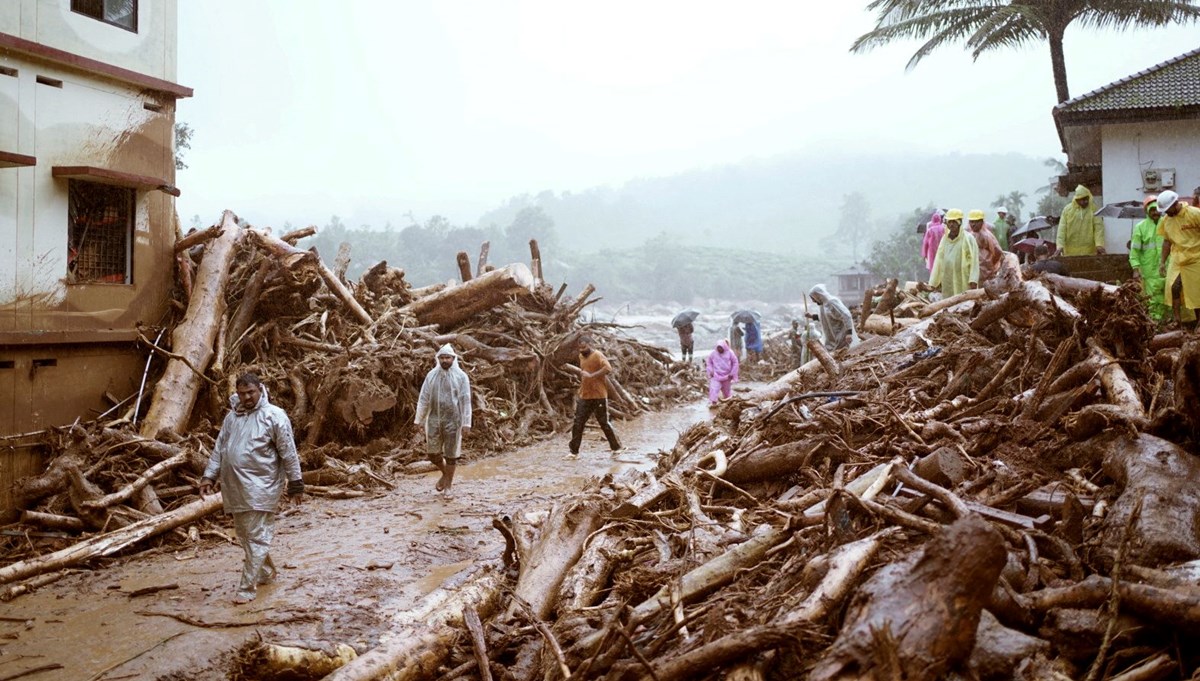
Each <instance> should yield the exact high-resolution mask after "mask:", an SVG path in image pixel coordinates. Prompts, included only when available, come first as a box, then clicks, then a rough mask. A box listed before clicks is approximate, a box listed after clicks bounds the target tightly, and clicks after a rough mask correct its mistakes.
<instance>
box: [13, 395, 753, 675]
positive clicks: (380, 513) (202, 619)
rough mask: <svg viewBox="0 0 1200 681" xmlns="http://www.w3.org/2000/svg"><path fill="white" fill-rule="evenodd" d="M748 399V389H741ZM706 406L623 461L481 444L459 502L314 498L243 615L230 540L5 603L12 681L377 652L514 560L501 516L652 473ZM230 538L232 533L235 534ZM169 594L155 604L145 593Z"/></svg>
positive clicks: (216, 668)
mask: <svg viewBox="0 0 1200 681" xmlns="http://www.w3.org/2000/svg"><path fill="white" fill-rule="evenodd" d="M739 387H743V386H739ZM705 403H706V400H704V399H703V398H702V397H701V396H699V395H697V400H696V401H695V402H694V403H691V404H688V405H684V406H681V407H677V408H675V409H672V410H670V411H667V412H660V413H657V414H650V415H647V416H643V417H640V418H638V419H635V420H632V421H628V422H620V423H617V424H616V428H617V432H618V435H619V436H620V437H621V438H622V444H624V445H625V446H626V447H627V449H628V452H627V453H624V454H622V455H621V457H620V458H616V459H614V458H613V457H612V456H611V455H610V453H609V451H608V447H607V444H606V443H605V441H604V438H603V435H602V434H601V433H600V432H599V430H598V429H596V428H595V427H594V426H589V428H588V431H587V432H586V434H585V436H584V443H583V447H582V449H581V452H580V456H579V458H578V459H576V460H567V459H565V458H564V457H565V455H566V453H567V446H566V441H567V436H568V434H567V433H560V434H559V435H558V436H556V437H555V438H553V439H551V440H549V441H546V442H543V443H540V444H537V445H534V446H530V447H526V448H524V449H520V450H516V451H513V452H510V453H506V454H503V455H500V456H496V457H492V458H487V459H483V460H473V457H472V456H471V452H470V450H469V448H468V450H467V452H466V457H467V458H466V460H465V461H466V463H465V464H464V465H462V466H460V467H459V470H458V475H457V477H456V479H455V484H454V496H453V498H452V499H449V500H444V499H442V498H441V496H440V495H439V494H437V493H435V492H434V489H433V485H434V482H435V480H436V478H437V475H436V474H435V473H433V472H429V473H425V474H421V475H410V476H404V477H402V478H400V479H398V480H395V481H394V482H395V484H396V489H395V490H391V491H386V492H380V493H377V494H374V495H372V496H368V497H364V498H360V499H350V500H329V499H323V498H318V497H313V496H307V497H306V499H305V501H304V503H303V504H302V505H301V506H299V507H293V508H289V509H287V510H286V511H284V512H283V514H282V517H280V518H279V520H278V523H277V534H276V538H275V543H274V546H273V548H272V555H273V557H274V559H275V562H276V564H277V565H278V566H280V567H281V570H280V578H279V579H278V580H277V581H276V582H275V583H274V584H271V585H268V586H265V587H262V588H261V589H260V591H259V596H258V600H256V601H255V602H253V603H251V604H249V605H243V606H235V605H233V604H232V602H231V601H232V598H233V594H234V587H235V585H236V581H237V577H238V573H239V571H240V567H241V549H240V548H239V547H238V546H237V545H235V544H233V543H231V542H227V541H225V540H224V539H221V538H219V537H205V538H203V539H202V540H201V541H200V542H199V543H197V544H192V545H186V546H180V545H177V544H176V545H173V546H171V547H169V548H163V549H151V550H149V551H143V552H141V553H138V554H135V555H131V556H128V557H121V558H117V559H115V560H113V561H110V562H109V564H107V565H106V566H104V567H97V568H96V569H94V570H92V571H83V572H80V573H78V574H73V575H70V576H68V577H66V578H64V579H62V580H60V581H58V582H56V583H54V584H52V585H50V586H47V587H43V588H42V589H40V590H38V591H37V592H35V593H33V594H29V595H26V596H22V597H20V598H18V599H16V600H14V601H13V602H11V603H6V604H3V606H2V607H0V678H6V677H8V676H9V675H12V674H17V673H19V672H22V671H26V670H31V669H34V668H37V667H43V666H49V665H54V664H58V665H62V668H61V669H52V670H46V671H41V672H37V673H35V674H32V675H30V676H28V677H23V678H29V679H34V680H36V681H83V680H89V679H105V680H107V681H114V680H116V679H163V680H166V679H195V680H200V681H207V680H216V679H225V678H227V674H228V669H229V666H230V661H231V660H232V658H233V656H234V653H235V651H236V650H237V649H238V648H239V647H240V646H241V644H242V643H243V642H245V641H246V640H247V639H248V638H250V637H254V636H259V635H261V636H263V637H264V638H266V639H268V640H270V641H273V642H279V641H289V640H291V641H296V640H304V641H329V642H339V643H348V644H350V645H352V646H354V647H355V648H357V649H359V650H360V652H361V651H363V650H365V649H367V648H370V647H372V646H373V645H375V643H376V642H377V641H378V638H379V635H380V634H381V633H382V632H384V631H386V630H387V628H388V622H389V621H390V619H391V618H392V616H393V615H394V614H396V613H399V612H403V611H404V610H406V609H408V608H410V607H412V606H413V605H414V604H415V603H416V601H417V600H418V599H420V598H421V597H422V596H424V595H426V594H428V593H429V592H431V591H433V590H434V589H436V588H437V587H438V586H439V585H440V584H441V583H442V581H443V580H445V579H446V578H447V577H449V576H451V575H453V574H455V573H456V572H458V571H459V570H462V569H463V568H465V567H467V566H469V565H470V564H471V563H472V561H476V560H480V559H493V558H497V557H499V556H500V554H501V553H502V552H503V548H504V540H503V537H502V536H501V535H500V534H499V533H498V532H497V531H495V530H494V529H493V528H492V526H491V523H492V518H493V517H495V516H496V515H498V514H507V513H511V512H514V511H515V510H517V509H520V508H530V507H539V506H545V505H546V504H547V501H549V500H551V499H553V498H554V497H556V496H557V495H560V494H564V493H567V492H571V491H574V490H577V489H579V488H580V487H581V486H582V485H583V484H584V482H585V481H586V480H587V479H588V478H590V477H594V476H598V475H603V474H605V473H608V472H612V471H615V470H617V469H619V468H621V467H624V466H633V467H636V468H639V469H644V470H649V469H651V468H653V466H654V464H655V461H656V457H657V455H658V452H659V451H660V450H663V449H669V448H670V447H671V446H672V445H674V443H675V440H676V438H677V436H678V434H679V433H680V432H681V431H682V430H684V429H685V428H686V427H687V426H688V425H690V424H692V423H694V422H696V421H698V420H702V419H706V418H709V414H708V409H707V408H706V407H705ZM224 526H225V528H226V531H227V534H228V535H229V536H230V537H232V536H233V531H232V525H231V523H229V522H228V521H227V520H226V521H225V523H224ZM151 587H170V588H167V589H164V590H159V591H155V592H153V593H150V594H148V595H143V596H134V595H131V594H132V592H135V591H137V590H139V589H147V588H151Z"/></svg>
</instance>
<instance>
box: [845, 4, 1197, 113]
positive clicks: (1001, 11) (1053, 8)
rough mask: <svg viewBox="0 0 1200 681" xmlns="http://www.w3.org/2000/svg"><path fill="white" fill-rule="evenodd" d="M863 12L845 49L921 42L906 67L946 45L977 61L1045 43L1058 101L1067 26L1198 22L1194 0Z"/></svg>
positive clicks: (1063, 94) (1065, 92) (1062, 95)
mask: <svg viewBox="0 0 1200 681" xmlns="http://www.w3.org/2000/svg"><path fill="white" fill-rule="evenodd" d="M867 9H868V10H869V11H872V12H876V23H875V29H874V30H872V31H869V32H867V33H864V34H863V35H861V36H859V37H858V39H857V40H855V41H854V44H853V45H852V46H851V48H850V51H851V52H864V51H866V50H869V49H871V48H873V47H877V46H880V45H886V44H888V43H892V42H895V41H897V40H906V39H912V38H916V39H921V40H924V41H925V43H924V44H922V45H921V46H920V47H919V48H917V51H916V52H915V53H913V56H912V58H911V59H909V60H908V68H910V69H911V68H913V67H914V66H916V65H917V63H918V62H920V61H921V60H922V59H924V58H925V57H927V56H928V55H929V54H930V53H931V52H933V51H934V50H935V49H937V48H938V47H941V46H942V45H945V44H947V43H955V42H963V43H964V44H965V45H966V47H967V48H968V49H969V50H970V51H971V57H972V58H973V59H978V58H979V55H981V54H983V53H984V52H986V51H988V50H994V49H998V48H1013V47H1021V46H1024V45H1027V44H1029V43H1032V42H1045V43H1047V44H1049V46H1050V68H1051V71H1052V72H1053V75H1054V89H1055V91H1056V93H1057V95H1058V101H1059V102H1060V103H1061V102H1065V101H1067V100H1068V99H1070V98H1071V93H1070V89H1069V88H1068V87H1067V63H1066V58H1065V56H1064V54H1063V35H1064V34H1065V33H1066V30H1067V27H1068V26H1070V25H1071V24H1073V23H1079V24H1081V25H1083V26H1085V27H1088V28H1119V29H1124V28H1131V27H1143V26H1165V25H1167V24H1181V23H1184V22H1187V21H1193V20H1195V19H1197V18H1200V7H1197V6H1196V3H1195V1H1194V0H1037V1H1036V2H1034V1H1031V0H1009V1H1007V2H1005V1H1003V0H873V2H871V3H870V4H869V5H867Z"/></svg>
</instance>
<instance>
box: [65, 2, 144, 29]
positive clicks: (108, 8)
mask: <svg viewBox="0 0 1200 681" xmlns="http://www.w3.org/2000/svg"><path fill="white" fill-rule="evenodd" d="M137 9H138V3H137V0H71V11H72V12H78V13H79V14H83V15H85V16H89V17H91V18H93V19H97V20H99V21H103V22H104V23H106V24H112V25H113V26H120V27H121V28H123V29H126V30H129V31H133V32H134V33H137V28H138V27H137Z"/></svg>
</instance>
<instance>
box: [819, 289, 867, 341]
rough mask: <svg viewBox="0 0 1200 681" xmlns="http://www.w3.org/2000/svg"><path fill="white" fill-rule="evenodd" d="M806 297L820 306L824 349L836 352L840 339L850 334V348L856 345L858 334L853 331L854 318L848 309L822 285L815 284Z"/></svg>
mask: <svg viewBox="0 0 1200 681" xmlns="http://www.w3.org/2000/svg"><path fill="white" fill-rule="evenodd" d="M808 295H809V297H810V298H812V299H813V302H815V303H816V304H817V305H820V306H821V332H822V333H823V334H824V335H825V340H824V343H825V347H826V348H828V349H830V350H836V349H838V348H840V347H842V339H843V338H845V337H846V334H847V333H849V334H850V347H854V346H855V345H858V333H857V332H855V330H854V317H853V316H852V315H851V314H850V308H848V307H846V304H845V303H843V302H842V301H841V300H840V299H838V298H837V297H835V296H831V295H829V290H828V289H826V288H825V285H824V284H817V285H816V286H814V287H812V289H811V290H809V292H808Z"/></svg>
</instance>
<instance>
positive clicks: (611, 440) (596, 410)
mask: <svg viewBox="0 0 1200 681" xmlns="http://www.w3.org/2000/svg"><path fill="white" fill-rule="evenodd" d="M592 414H595V415H596V422H597V423H599V424H600V430H602V431H604V437H606V438H608V447H609V449H612V450H613V451H616V450H618V449H620V448H621V442H620V441H619V440H617V434H616V433H614V432H613V429H612V424H610V423H609V422H608V399H606V398H603V397H601V398H599V399H595V400H585V399H582V398H580V399H576V400H575V423H573V424H571V444H570V445H569V447H570V449H571V453H572V454H578V453H579V443H580V442H582V441H583V426H584V424H586V423H587V420H588V417H589V416H591V415H592Z"/></svg>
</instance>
